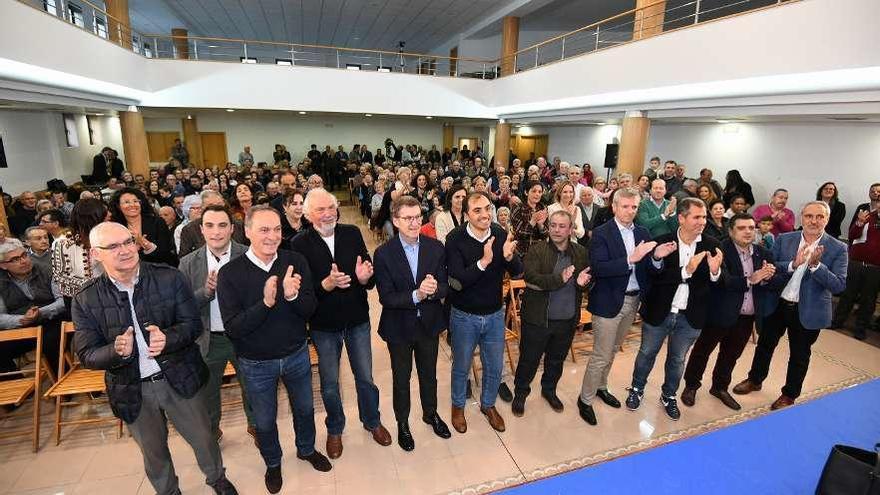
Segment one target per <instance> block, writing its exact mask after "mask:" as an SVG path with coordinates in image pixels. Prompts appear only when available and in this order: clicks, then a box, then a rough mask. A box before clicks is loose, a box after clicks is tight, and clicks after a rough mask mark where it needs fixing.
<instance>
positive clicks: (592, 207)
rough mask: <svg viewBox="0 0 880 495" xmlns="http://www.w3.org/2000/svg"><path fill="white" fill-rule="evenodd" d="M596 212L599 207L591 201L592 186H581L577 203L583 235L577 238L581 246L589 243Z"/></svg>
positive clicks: (586, 245)
mask: <svg viewBox="0 0 880 495" xmlns="http://www.w3.org/2000/svg"><path fill="white" fill-rule="evenodd" d="M598 213H599V207H598V206H596V204H595V203H594V202H593V188H592V187H590V186H586V187H584V188H582V189H581V201H580V203H578V214H579V215H580V217H581V224H582V225H583V226H584V236H583V237H581V238H580V239H578V244H580V245H581V246H584V247H588V246H589V245H590V238H591V237H592V236H593V228H594V227H595V225H596V216H597V214H598Z"/></svg>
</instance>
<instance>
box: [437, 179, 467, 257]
mask: <svg viewBox="0 0 880 495" xmlns="http://www.w3.org/2000/svg"><path fill="white" fill-rule="evenodd" d="M467 194H468V192H467V190H466V189H465V188H464V186H462V185H461V184H453V186H452V188H451V189H450V190H449V194H447V195H446V197H447V198H449V201H447V203H446V206H445V210H446V211H444V212H443V213H441V214H439V215H437V220H436V221H435V222H436V225H435V228H436V229H437V240H438V241H440V242H442V243H443V244H446V236H447V235H448V234H449V233H450V232H452V229H454V228H456V227H458V226H459V225H461V224H463V223H464V221H465V215H464V210H463V208H462V206H463V203H464V198H465V197H466V196H467Z"/></svg>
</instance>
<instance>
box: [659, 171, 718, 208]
mask: <svg viewBox="0 0 880 495" xmlns="http://www.w3.org/2000/svg"><path fill="white" fill-rule="evenodd" d="M646 177H647V176H646ZM697 197H698V198H700V199H702V200H703V203H706V204H707V205H709V204H712V202H713V201H715V200H716V199H719V198H718V196H716V195H715V191H714V190H712V187H711V186H710V185H708V184H700V185H699V187H697Z"/></svg>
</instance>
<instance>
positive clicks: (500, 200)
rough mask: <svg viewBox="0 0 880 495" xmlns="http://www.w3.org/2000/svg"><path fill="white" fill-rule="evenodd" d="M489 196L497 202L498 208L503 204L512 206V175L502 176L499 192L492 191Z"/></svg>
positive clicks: (499, 181)
mask: <svg viewBox="0 0 880 495" xmlns="http://www.w3.org/2000/svg"><path fill="white" fill-rule="evenodd" d="M489 196H491V197H492V202H493V203H494V204H495V208H496V209H497V208H501V207H503V206H507V207H510V196H511V191H510V177H508V176H506V175H504V176H502V177H501V178H500V179H499V180H498V194H495V193H493V192H491V191H490V192H489Z"/></svg>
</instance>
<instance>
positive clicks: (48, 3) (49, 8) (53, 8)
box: [43, 0, 58, 17]
mask: <svg viewBox="0 0 880 495" xmlns="http://www.w3.org/2000/svg"><path fill="white" fill-rule="evenodd" d="M55 2H56V0H43V10H45V11H46V12H48V13H50V14H52V15H54V16H56V17H57V16H58V5H57V4H56V3H55Z"/></svg>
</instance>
